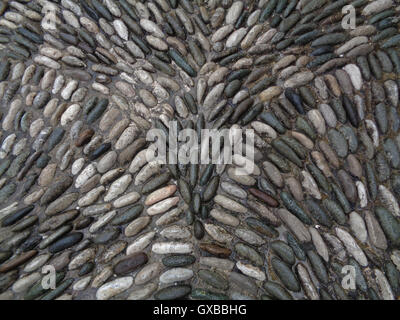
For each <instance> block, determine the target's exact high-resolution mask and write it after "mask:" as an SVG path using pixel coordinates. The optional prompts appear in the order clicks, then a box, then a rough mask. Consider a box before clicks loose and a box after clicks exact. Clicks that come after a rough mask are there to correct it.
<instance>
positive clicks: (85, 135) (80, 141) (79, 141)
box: [75, 129, 94, 147]
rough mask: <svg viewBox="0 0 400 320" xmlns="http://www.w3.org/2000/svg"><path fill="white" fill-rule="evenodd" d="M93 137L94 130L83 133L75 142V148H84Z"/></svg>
mask: <svg viewBox="0 0 400 320" xmlns="http://www.w3.org/2000/svg"><path fill="white" fill-rule="evenodd" d="M93 135H94V130H93V129H86V130H84V131H82V132H81V134H80V135H79V137H78V138H77V139H76V141H75V146H77V147H82V146H83V145H85V144H86V143H88V142H89V141H90V139H91V138H92V137H93Z"/></svg>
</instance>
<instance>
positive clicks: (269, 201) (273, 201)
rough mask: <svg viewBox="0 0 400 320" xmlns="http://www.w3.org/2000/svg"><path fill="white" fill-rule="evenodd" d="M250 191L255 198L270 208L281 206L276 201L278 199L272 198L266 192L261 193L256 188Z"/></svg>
mask: <svg viewBox="0 0 400 320" xmlns="http://www.w3.org/2000/svg"><path fill="white" fill-rule="evenodd" d="M249 191H250V193H252V194H253V195H254V196H256V197H257V198H258V199H260V200H262V201H264V202H265V203H266V204H267V205H269V206H270V207H274V208H276V207H277V206H279V202H278V201H276V199H275V198H273V197H271V196H270V195H269V194H266V193H265V192H262V191H260V190H258V189H255V188H250V189H249Z"/></svg>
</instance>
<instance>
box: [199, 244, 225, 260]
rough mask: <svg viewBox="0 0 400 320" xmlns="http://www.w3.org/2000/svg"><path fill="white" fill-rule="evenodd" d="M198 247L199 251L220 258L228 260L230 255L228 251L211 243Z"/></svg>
mask: <svg viewBox="0 0 400 320" xmlns="http://www.w3.org/2000/svg"><path fill="white" fill-rule="evenodd" d="M199 247H200V249H201V250H204V251H207V252H208V253H210V254H212V255H214V256H217V257H220V258H228V257H229V256H230V255H231V253H232V251H231V250H230V249H228V248H225V247H221V246H219V245H217V244H212V243H200V246H199Z"/></svg>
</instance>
